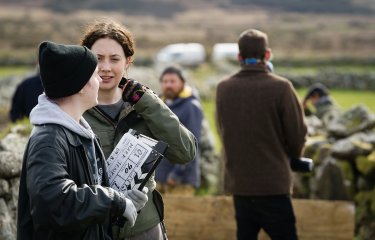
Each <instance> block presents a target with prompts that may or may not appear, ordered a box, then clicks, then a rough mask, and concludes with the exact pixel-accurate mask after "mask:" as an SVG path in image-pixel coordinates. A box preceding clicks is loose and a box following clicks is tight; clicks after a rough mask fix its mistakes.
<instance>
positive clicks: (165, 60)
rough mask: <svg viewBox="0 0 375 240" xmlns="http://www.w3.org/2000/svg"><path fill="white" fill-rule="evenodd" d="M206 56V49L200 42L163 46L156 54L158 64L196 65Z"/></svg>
mask: <svg viewBox="0 0 375 240" xmlns="http://www.w3.org/2000/svg"><path fill="white" fill-rule="evenodd" d="M205 58H206V51H205V49H204V47H203V45H202V44H200V43H175V44H170V45H167V46H166V47H164V48H162V49H161V50H160V51H159V52H158V54H157V55H156V63H157V64H179V65H181V66H186V67H196V66H198V65H200V64H202V63H203V62H204V61H205Z"/></svg>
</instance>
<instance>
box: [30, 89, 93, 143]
mask: <svg viewBox="0 0 375 240" xmlns="http://www.w3.org/2000/svg"><path fill="white" fill-rule="evenodd" d="M30 122H31V124H33V125H42V124H58V125H61V126H63V127H65V128H67V129H69V130H71V131H72V132H74V133H76V134H78V135H79V136H82V137H84V138H87V139H93V138H94V137H95V134H94V132H93V131H92V129H91V127H90V125H89V124H88V123H87V121H86V120H85V119H84V118H83V117H81V119H80V120H79V123H78V122H76V121H75V120H74V119H73V118H72V117H71V116H70V115H69V114H67V113H66V112H64V111H63V110H62V109H61V108H60V107H59V106H58V105H57V104H56V103H54V102H53V101H52V100H50V99H49V98H48V97H47V96H46V95H45V94H44V93H43V94H41V95H40V96H39V97H38V104H37V105H36V106H35V107H34V108H33V110H32V111H31V113H30Z"/></svg>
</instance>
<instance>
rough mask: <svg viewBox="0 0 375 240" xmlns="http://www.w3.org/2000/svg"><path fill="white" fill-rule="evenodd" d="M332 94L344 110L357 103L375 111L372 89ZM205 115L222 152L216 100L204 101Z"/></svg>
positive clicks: (301, 92) (299, 91) (304, 91)
mask: <svg viewBox="0 0 375 240" xmlns="http://www.w3.org/2000/svg"><path fill="white" fill-rule="evenodd" d="M306 91H307V90H306V89H305V88H304V89H298V90H297V93H298V95H299V97H300V99H302V98H303V96H304V95H305V93H306ZM330 92H331V95H332V98H333V100H334V101H335V103H336V104H337V105H338V106H339V107H340V108H341V109H343V110H347V109H349V108H351V107H353V106H355V105H357V104H363V105H365V106H366V107H367V108H368V109H369V111H371V112H373V113H375V93H374V92H372V91H350V90H331V91H330ZM202 105H203V110H204V113H205V117H206V118H207V119H208V121H209V123H210V128H211V130H212V133H213V134H214V136H215V141H216V146H215V149H216V152H218V153H219V152H220V149H221V140H220V138H219V135H218V132H217V130H216V120H215V101H214V99H212V100H205V101H203V102H202Z"/></svg>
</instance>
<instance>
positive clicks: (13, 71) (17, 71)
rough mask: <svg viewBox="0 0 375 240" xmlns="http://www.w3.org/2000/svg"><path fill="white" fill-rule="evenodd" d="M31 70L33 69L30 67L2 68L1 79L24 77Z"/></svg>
mask: <svg viewBox="0 0 375 240" xmlns="http://www.w3.org/2000/svg"><path fill="white" fill-rule="evenodd" d="M31 70H32V68H31V67H30V66H9V67H0V79H1V78H6V77H10V76H14V75H23V74H25V73H27V72H29V71H31Z"/></svg>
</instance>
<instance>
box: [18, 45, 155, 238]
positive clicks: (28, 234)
mask: <svg viewBox="0 0 375 240" xmlns="http://www.w3.org/2000/svg"><path fill="white" fill-rule="evenodd" d="M39 64H40V74H41V79H42V83H43V87H44V92H45V94H42V95H40V96H39V98H38V105H37V106H36V107H35V108H34V109H33V110H32V111H31V113H30V121H31V123H32V124H33V125H34V128H33V131H32V133H31V136H30V139H29V142H28V144H27V147H26V150H25V153H24V159H23V166H22V173H21V179H20V188H19V201H18V222H17V239H18V240H24V239H35V240H43V239H64V240H66V239H70V240H75V239H77V240H78V239H90V240H92V239H102V240H104V239H106V240H107V239H112V237H111V231H110V226H111V225H110V223H111V221H112V220H114V219H116V218H118V217H122V216H123V217H125V218H126V219H127V220H128V222H127V224H129V225H134V223H135V220H136V217H137V211H139V210H140V209H141V208H142V207H143V206H144V205H145V204H146V202H147V200H148V198H147V194H146V193H147V188H145V189H144V191H145V192H143V191H139V190H130V191H128V192H127V193H126V194H127V197H126V196H125V194H124V193H121V192H118V191H116V190H114V189H112V188H110V187H109V184H108V177H107V175H106V165H105V162H104V155H103V152H102V150H101V148H100V145H99V143H98V140H97V138H96V137H95V134H94V133H93V131H92V130H91V128H90V126H89V125H88V123H87V122H86V120H85V119H84V118H83V117H82V114H83V113H84V111H86V110H87V109H89V108H91V107H93V106H95V105H96V104H97V101H98V100H97V99H98V89H99V83H100V82H101V81H102V80H101V78H100V76H99V75H98V69H97V58H96V55H95V54H94V53H92V52H91V51H90V50H89V49H88V48H86V47H82V46H75V45H62V44H56V43H53V42H43V43H41V44H40V46H39Z"/></svg>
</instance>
